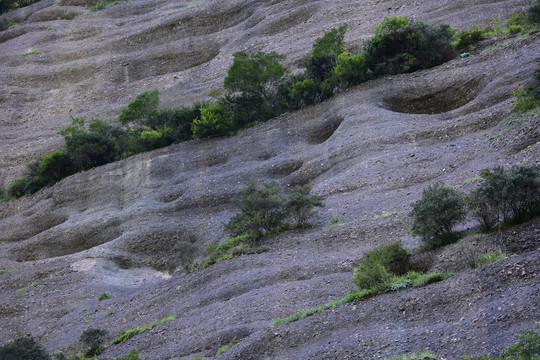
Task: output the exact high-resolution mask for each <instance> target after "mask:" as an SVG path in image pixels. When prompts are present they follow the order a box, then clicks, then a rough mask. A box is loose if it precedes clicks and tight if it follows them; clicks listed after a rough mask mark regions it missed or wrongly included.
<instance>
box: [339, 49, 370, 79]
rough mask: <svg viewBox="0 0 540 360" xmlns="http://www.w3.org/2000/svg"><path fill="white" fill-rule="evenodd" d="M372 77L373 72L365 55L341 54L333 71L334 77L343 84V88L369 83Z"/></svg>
mask: <svg viewBox="0 0 540 360" xmlns="http://www.w3.org/2000/svg"><path fill="white" fill-rule="evenodd" d="M370 75H371V70H370V69H369V67H368V64H367V61H366V58H365V55H364V54H363V53H359V54H356V55H352V54H351V53H349V52H343V53H341V54H340V55H339V56H338V58H337V65H336V67H334V68H333V69H332V76H333V77H334V78H335V79H336V80H337V81H338V82H339V83H340V84H341V87H342V88H347V87H351V86H354V85H357V84H360V83H362V82H364V81H367V80H368V79H369V77H370Z"/></svg>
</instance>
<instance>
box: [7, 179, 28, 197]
mask: <svg viewBox="0 0 540 360" xmlns="http://www.w3.org/2000/svg"><path fill="white" fill-rule="evenodd" d="M29 180H30V179H28V178H26V177H21V178H18V179H15V180H13V182H12V183H11V184H10V185H9V186H8V187H7V189H6V193H7V196H8V197H10V198H19V197H21V196H24V195H26V194H28V192H27V190H26V189H27V186H28V182H29Z"/></svg>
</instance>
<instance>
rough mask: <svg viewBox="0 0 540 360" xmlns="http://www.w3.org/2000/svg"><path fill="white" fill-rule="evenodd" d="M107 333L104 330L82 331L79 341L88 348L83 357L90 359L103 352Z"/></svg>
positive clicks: (91, 329)
mask: <svg viewBox="0 0 540 360" xmlns="http://www.w3.org/2000/svg"><path fill="white" fill-rule="evenodd" d="M108 334H109V332H108V331H107V330H105V329H95V328H89V329H86V330H84V331H83V333H82V334H81V337H80V338H79V341H80V342H81V343H83V344H84V346H86V347H87V348H88V350H87V351H86V353H85V356H87V357H92V356H95V355H99V353H100V352H101V351H103V344H104V343H105V341H107V335H108Z"/></svg>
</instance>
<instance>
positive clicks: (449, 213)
mask: <svg viewBox="0 0 540 360" xmlns="http://www.w3.org/2000/svg"><path fill="white" fill-rule="evenodd" d="M412 206H413V210H412V212H411V215H412V216H413V217H414V222H413V227H412V231H413V233H414V234H415V235H419V236H421V237H422V239H423V241H424V242H425V243H428V244H431V245H438V244H445V243H448V242H449V241H451V239H452V228H453V227H454V226H455V225H457V224H458V223H459V222H460V221H462V220H463V219H464V218H465V215H466V212H465V201H464V198H463V195H462V194H461V193H460V192H459V191H458V190H456V189H453V188H451V187H450V186H448V185H444V184H442V183H440V182H438V183H435V184H433V185H430V186H428V187H427V188H426V189H425V190H424V191H423V193H422V198H421V199H420V200H418V201H416V202H415V203H413V204H412Z"/></svg>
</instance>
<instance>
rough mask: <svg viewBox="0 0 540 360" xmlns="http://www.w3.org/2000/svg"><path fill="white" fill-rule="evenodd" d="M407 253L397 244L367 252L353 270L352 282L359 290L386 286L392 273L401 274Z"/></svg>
mask: <svg viewBox="0 0 540 360" xmlns="http://www.w3.org/2000/svg"><path fill="white" fill-rule="evenodd" d="M407 257H408V252H407V250H406V249H404V248H403V247H402V246H401V244H400V243H399V242H392V243H389V244H386V245H383V246H379V247H377V248H375V249H373V250H371V251H369V252H367V253H366V254H365V255H364V256H363V257H362V260H361V261H360V264H359V265H358V267H356V268H355V269H354V274H353V279H352V282H353V283H354V284H355V285H356V286H357V287H358V288H359V289H360V290H362V289H375V290H377V289H380V288H384V287H386V286H387V285H388V283H389V281H390V279H391V278H392V276H393V275H392V273H391V272H390V269H391V270H392V271H393V272H398V273H403V272H404V270H405V269H404V268H405V266H404V265H403V263H404V262H405V261H406V259H407Z"/></svg>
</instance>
